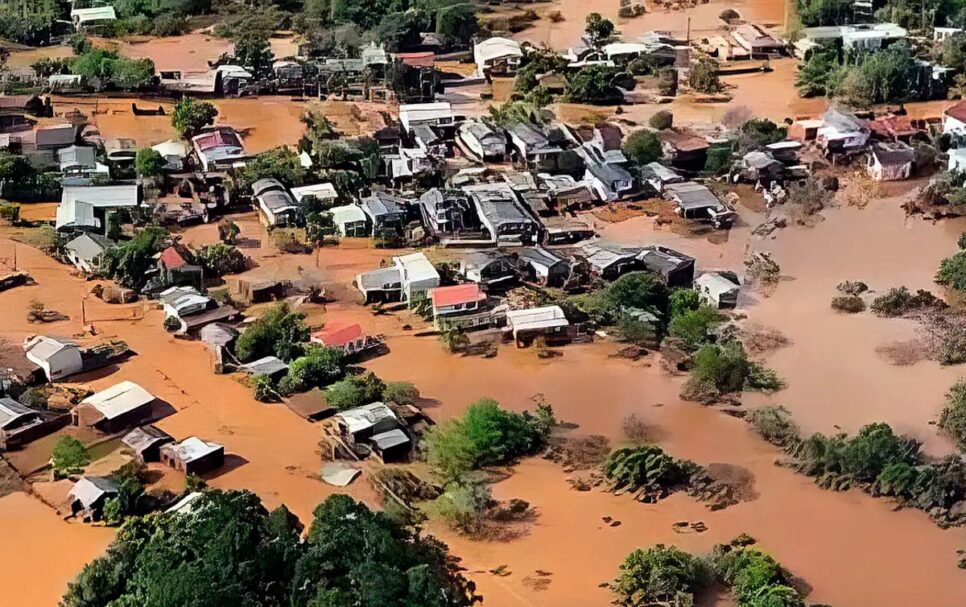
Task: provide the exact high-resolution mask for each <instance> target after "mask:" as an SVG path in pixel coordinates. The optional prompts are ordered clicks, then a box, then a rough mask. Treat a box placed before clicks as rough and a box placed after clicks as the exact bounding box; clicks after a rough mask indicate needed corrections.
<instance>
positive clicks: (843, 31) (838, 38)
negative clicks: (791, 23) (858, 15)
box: [794, 23, 908, 60]
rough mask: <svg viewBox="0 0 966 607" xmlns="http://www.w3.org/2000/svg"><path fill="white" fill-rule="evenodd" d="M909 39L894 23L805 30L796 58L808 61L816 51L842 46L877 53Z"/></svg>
mask: <svg viewBox="0 0 966 607" xmlns="http://www.w3.org/2000/svg"><path fill="white" fill-rule="evenodd" d="M907 35H908V32H907V31H906V30H905V29H904V28H902V27H900V26H898V25H896V24H895V23H860V24H854V25H833V26H821V27H806V28H804V29H802V30H801V31H800V32H799V39H798V40H797V41H796V42H795V44H794V46H795V55H796V56H797V57H798V58H799V59H803V60H805V59H808V58H809V56H810V55H811V54H812V52H814V51H815V50H816V49H818V48H821V47H829V46H835V45H836V44H838V43H839V42H841V45H842V46H843V47H844V48H849V49H861V50H873V51H874V50H878V49H881V48H884V47H885V46H887V45H888V44H890V43H892V42H895V41H896V40H902V39H904V38H905V37H906V36H907Z"/></svg>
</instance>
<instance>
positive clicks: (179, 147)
mask: <svg viewBox="0 0 966 607" xmlns="http://www.w3.org/2000/svg"><path fill="white" fill-rule="evenodd" d="M151 149H152V150H154V151H155V152H157V153H158V154H161V157H162V158H164V161H165V162H166V163H167V164H166V165H165V167H164V170H165V171H168V172H172V173H177V172H180V171H183V170H185V166H186V163H187V160H188V154H189V151H188V145H187V144H186V143H185V142H183V141H174V140H173V139H168V140H167V141H162V142H161V143H159V144H157V145H152V146H151Z"/></svg>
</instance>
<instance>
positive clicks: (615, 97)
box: [567, 65, 624, 105]
mask: <svg viewBox="0 0 966 607" xmlns="http://www.w3.org/2000/svg"><path fill="white" fill-rule="evenodd" d="M619 73H620V71H619V70H618V69H617V68H614V67H608V66H606V65H588V66H585V67H582V68H580V70H579V71H577V73H576V74H574V75H572V76H571V77H570V79H569V81H568V83H567V99H569V100H570V101H571V102H573V103H593V104H602V105H603V104H612V103H620V101H621V100H623V98H624V95H623V94H622V93H621V91H620V89H619V88H617V85H616V84H615V81H616V79H617V76H618V74H619Z"/></svg>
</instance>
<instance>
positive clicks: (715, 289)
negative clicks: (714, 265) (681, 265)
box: [694, 272, 739, 308]
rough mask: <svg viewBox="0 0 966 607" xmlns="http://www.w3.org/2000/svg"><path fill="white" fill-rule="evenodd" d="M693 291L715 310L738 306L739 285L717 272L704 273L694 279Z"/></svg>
mask: <svg viewBox="0 0 966 607" xmlns="http://www.w3.org/2000/svg"><path fill="white" fill-rule="evenodd" d="M694 290H695V291H697V292H698V294H699V295H700V296H701V299H703V300H704V301H706V302H708V303H709V304H711V305H713V306H714V307H716V308H734V307H735V306H736V305H738V290H739V285H738V284H736V283H735V282H733V281H732V280H731V279H730V278H726V277H725V276H723V275H722V274H720V273H718V272H705V273H704V274H701V275H700V276H698V277H697V278H695V279H694Z"/></svg>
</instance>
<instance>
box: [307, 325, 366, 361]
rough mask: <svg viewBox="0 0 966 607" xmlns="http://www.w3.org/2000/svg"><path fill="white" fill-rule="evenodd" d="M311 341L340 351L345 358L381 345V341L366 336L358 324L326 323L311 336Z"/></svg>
mask: <svg viewBox="0 0 966 607" xmlns="http://www.w3.org/2000/svg"><path fill="white" fill-rule="evenodd" d="M311 341H312V343H316V344H319V345H322V346H325V347H327V348H333V349H335V350H340V351H342V353H343V354H345V355H346V356H355V355H358V354H361V353H363V352H366V351H369V350H374V349H376V348H378V347H379V346H381V345H382V340H381V339H379V338H377V337H373V336H370V335H366V334H365V333H364V332H363V331H362V325H360V324H359V323H338V322H327V323H325V327H323V328H322V329H321V330H319V331H316V332H315V333H313V334H312V337H311Z"/></svg>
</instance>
